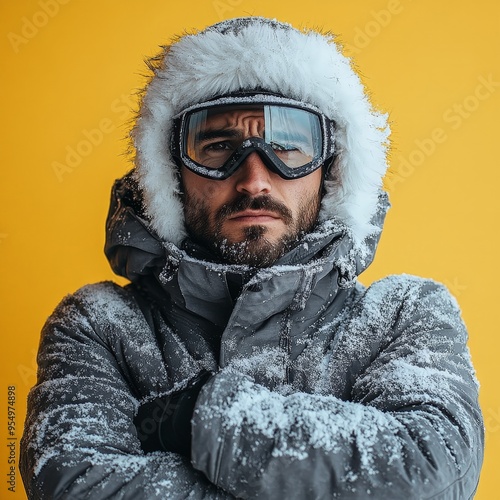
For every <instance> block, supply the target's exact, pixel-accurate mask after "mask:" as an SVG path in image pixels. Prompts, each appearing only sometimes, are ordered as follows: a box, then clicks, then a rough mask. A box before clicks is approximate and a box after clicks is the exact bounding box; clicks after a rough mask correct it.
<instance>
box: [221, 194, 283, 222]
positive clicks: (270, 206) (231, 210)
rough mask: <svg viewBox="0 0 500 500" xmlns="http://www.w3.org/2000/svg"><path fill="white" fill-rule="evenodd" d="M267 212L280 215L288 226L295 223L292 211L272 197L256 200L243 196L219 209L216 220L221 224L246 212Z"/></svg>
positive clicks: (257, 198) (261, 197) (260, 197)
mask: <svg viewBox="0 0 500 500" xmlns="http://www.w3.org/2000/svg"><path fill="white" fill-rule="evenodd" d="M249 209H250V210H266V211H269V212H274V213H276V214H278V215H279V216H280V217H281V218H282V219H283V221H284V222H285V223H286V224H291V223H292V222H293V214H292V211H291V210H290V209H289V208H288V207H287V206H286V205H285V204H283V203H281V202H280V201H277V200H275V199H274V198H272V197H271V196H265V195H264V196H258V197H256V198H254V197H252V196H247V195H241V196H238V197H237V198H235V199H234V200H233V201H231V202H230V203H226V204H224V205H222V207H220V208H219V210H218V211H217V213H216V216H215V220H216V222H217V223H221V222H222V221H223V220H224V219H225V218H226V217H229V216H230V215H233V214H237V213H238V212H243V211H244V210H249Z"/></svg>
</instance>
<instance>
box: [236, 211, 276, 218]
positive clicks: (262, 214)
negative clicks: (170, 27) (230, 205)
mask: <svg viewBox="0 0 500 500" xmlns="http://www.w3.org/2000/svg"><path fill="white" fill-rule="evenodd" d="M252 218H254V219H259V218H262V219H266V218H272V219H280V218H281V217H280V216H279V215H278V214H277V213H276V212H267V211H262V210H244V211H243V212H237V213H235V214H233V215H231V216H230V217H228V219H229V220H238V219H252Z"/></svg>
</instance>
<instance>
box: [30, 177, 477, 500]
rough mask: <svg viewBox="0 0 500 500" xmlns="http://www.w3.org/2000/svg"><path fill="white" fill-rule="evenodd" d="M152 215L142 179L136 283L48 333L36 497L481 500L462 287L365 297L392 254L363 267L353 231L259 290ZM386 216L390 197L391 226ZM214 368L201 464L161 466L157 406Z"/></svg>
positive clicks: (200, 404)
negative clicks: (370, 275) (153, 421)
mask: <svg viewBox="0 0 500 500" xmlns="http://www.w3.org/2000/svg"><path fill="white" fill-rule="evenodd" d="M137 197H138V189H137V187H136V186H135V185H134V182H133V181H132V180H131V179H130V178H128V177H126V178H124V179H123V180H121V181H118V182H117V183H116V185H115V188H114V191H113V197H112V204H111V209H110V214H109V218H108V226H107V229H108V235H107V244H106V252H107V255H108V258H109V259H110V262H111V264H112V267H113V268H114V270H115V271H117V272H118V273H120V274H123V275H126V276H128V277H129V278H130V279H131V280H132V281H133V284H131V285H128V286H125V287H123V288H122V287H120V286H118V285H116V284H113V283H111V282H105V283H100V284H95V285H90V286H86V287H84V288H82V289H81V290H79V291H77V292H76V293H75V294H74V295H71V296H68V297H66V298H65V299H64V300H63V302H62V303H61V304H60V305H59V307H58V308H57V309H56V311H55V312H54V314H53V315H52V317H51V318H49V320H48V322H47V324H46V325H45V327H44V330H43V335H42V340H41V345H40V351H39V356H38V363H39V374H38V383H37V385H36V386H35V387H34V388H33V390H32V391H31V393H30V395H29V403H28V416H27V420H26V430H25V434H24V436H23V440H22V462H21V471H22V475H23V479H24V481H25V485H26V488H27V491H28V494H29V497H30V498H70V499H76V498H90V499H92V500H97V499H101V498H120V499H122V498H123V499H125V498H126V499H153V498H168V499H173V498H198V499H205V498H221V499H222V498H233V497H238V498H266V499H278V498H286V499H306V498H307V499H310V498H311V499H324V498H342V499H366V498H376V499H390V498H394V499H401V498H406V499H430V498H432V499H450V500H451V499H454V500H455V499H468V498H472V496H473V492H474V491H475V489H476V486H477V482H478V476H479V470H480V466H481V461H482V453H483V451H482V450H483V435H482V421H481V414H480V409H479V407H478V402H477V390H478V386H477V383H476V380H475V377H474V372H473V369H472V366H471V363H470V359H469V352H468V350H467V347H466V336H467V335H466V331H465V328H464V325H463V323H462V321H461V319H460V313H459V310H458V308H457V305H456V303H455V300H454V299H453V298H452V297H451V296H450V295H449V293H448V292H447V291H446V289H445V288H444V287H443V286H441V285H439V284H437V283H435V282H433V281H430V280H425V279H422V278H417V277H413V276H406V275H403V276H390V277H388V278H385V279H383V280H381V281H378V282H376V283H374V284H372V285H371V286H370V287H368V288H365V287H363V286H362V285H360V284H359V282H357V280H356V276H357V274H359V273H360V272H361V271H362V270H363V269H364V268H365V267H366V266H367V265H368V264H369V263H370V262H371V259H372V257H373V252H374V251H375V246H376V238H374V239H372V240H371V241H370V244H369V245H368V246H367V247H366V248H369V251H366V252H365V253H364V254H363V255H360V253H359V250H356V248H357V247H355V246H353V243H352V238H351V237H350V235H349V230H348V229H347V228H346V226H345V225H343V224H342V223H339V222H338V221H335V220H330V221H326V222H324V223H323V224H322V225H321V226H320V227H319V228H318V230H317V232H315V233H314V234H310V235H307V236H306V237H304V239H303V240H302V241H301V243H300V245H298V246H297V247H296V248H295V249H294V250H292V251H291V252H290V253H289V254H288V255H286V256H285V257H283V258H282V259H281V261H279V262H277V263H276V265H275V266H273V267H270V268H266V269H262V270H261V271H259V272H257V274H255V275H254V276H253V277H251V278H250V279H248V277H245V276H244V274H245V271H246V270H245V268H243V267H235V266H225V265H218V264H213V263H209V262H207V261H204V260H202V259H200V258H198V257H194V256H193V255H194V254H195V253H196V252H195V251H194V250H193V249H190V250H188V251H186V250H183V249H179V248H178V247H176V246H174V245H172V244H169V243H164V242H161V241H160V240H159V239H158V238H157V237H156V236H154V234H153V233H151V231H150V230H149V229H148V225H147V224H146V223H145V221H144V219H143V217H142V214H141V212H140V203H139V202H138V201H137ZM386 207H387V201H386V197H385V196H384V195H383V194H381V195H380V198H379V210H378V212H377V216H376V219H377V220H375V221H374V223H376V224H379V225H380V224H381V223H382V220H383V218H384V215H385V210H386ZM235 277H240V278H241V283H242V284H243V289H242V292H241V294H240V296H239V297H238V298H237V299H236V300H235V301H233V298H232V295H231V293H230V291H229V288H228V281H230V280H233V281H234V279H235ZM203 368H204V369H209V370H212V371H214V372H216V375H215V376H214V377H213V378H212V379H211V380H210V381H209V383H208V384H207V385H206V386H205V387H204V388H203V390H202V393H201V394H200V397H199V398H198V401H197V405H196V409H195V415H194V419H193V428H192V433H193V443H192V463H189V461H188V460H187V459H185V458H183V457H180V456H177V455H175V454H173V453H168V452H154V453H150V454H144V453H143V452H142V450H141V447H140V442H139V440H138V438H137V432H136V429H135V427H134V425H133V423H132V421H133V417H134V415H135V413H136V411H137V408H138V405H139V404H140V403H142V402H145V401H148V400H150V399H152V398H154V397H156V396H158V395H163V394H168V393H170V392H173V391H176V390H179V389H180V388H182V387H184V386H185V385H186V384H187V383H188V381H189V380H190V379H191V378H192V377H194V376H195V375H197V374H198V373H199V371H200V370H201V369H203Z"/></svg>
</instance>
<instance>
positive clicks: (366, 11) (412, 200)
mask: <svg viewBox="0 0 500 500" xmlns="http://www.w3.org/2000/svg"><path fill="white" fill-rule="evenodd" d="M499 5H500V4H499V2H497V1H496V0H477V1H476V2H474V3H471V2H457V1H452V0H441V1H440V2H436V1H435V0H418V1H416V0H413V1H412V0H373V1H368V0H366V1H355V2H354V1H352V0H324V1H320V2H312V1H311V2H303V1H302V2H298V1H296V0H284V1H278V0H213V1H212V0H207V1H199V0H197V1H194V2H192V1H191V2H180V1H179V2H173V1H168V0H146V1H139V0H135V1H132V0H108V1H101V0H86V1H85V2H84V1H79V0H26V1H16V2H14V1H13V0H0V52H1V54H0V57H1V59H0V60H1V78H0V99H1V113H2V114H1V116H2V119H1V122H0V127H1V134H0V137H1V148H0V165H1V167H0V168H1V184H0V200H1V219H0V273H1V274H0V294H1V304H2V312H1V314H0V325H1V330H0V331H1V335H2V343H3V346H2V349H1V360H0V370H1V380H2V384H1V391H0V398H3V400H4V402H5V403H4V404H3V405H1V407H3V408H4V409H3V410H2V411H0V440H1V441H0V442H2V443H5V442H6V439H7V426H6V417H7V409H6V401H7V386H8V385H15V386H16V391H17V407H16V409H17V429H18V431H17V437H20V434H21V426H22V423H23V420H24V415H25V399H26V395H27V392H28V390H29V388H30V387H31V386H32V385H33V384H34V382H35V352H36V348H37V342H38V336H39V331H40V328H41V327H42V324H43V322H44V320H45V319H46V317H47V316H48V315H49V314H50V313H51V311H52V309H53V308H54V307H55V305H56V304H57V303H58V302H59V300H60V299H61V298H62V296H64V295H65V294H67V293H69V292H72V291H74V290H75V289H76V288H78V287H80V286H81V285H84V284H85V283H88V282H95V281H98V280H103V279H113V275H112V273H111V271H110V270H109V268H108V264H107V262H106V260H105V257H104V255H103V253H102V247H103V242H104V220H105V216H106V211H107V205H108V199H109V191H110V187H111V184H112V181H113V180H114V179H115V178H117V177H119V176H120V175H121V174H123V173H124V172H126V171H127V170H128V169H129V166H130V165H129V164H128V161H127V158H126V156H124V155H123V154H122V153H123V151H124V150H125V149H126V146H127V141H126V139H125V138H126V135H127V130H128V124H127V121H128V120H130V119H131V118H132V117H133V113H132V111H131V109H133V108H134V106H135V102H136V98H135V96H134V92H135V91H136V90H137V89H138V88H140V87H141V86H142V85H143V83H144V77H143V76H142V75H143V74H144V73H145V66H144V65H143V59H144V58H145V57H147V56H151V55H153V54H154V53H155V52H156V51H157V46H158V45H159V44H162V43H166V42H168V41H169V40H170V38H171V37H172V36H173V35H174V34H177V33H181V32H183V31H184V29H191V28H202V27H204V26H206V25H208V24H212V23H214V22H217V21H219V20H222V19H225V18H229V17H235V16H241V15H248V14H256V15H264V16H268V17H277V18H278V19H281V20H284V21H289V22H291V23H292V24H295V25H297V26H302V25H306V26H312V27H321V28H325V29H329V30H331V31H333V32H334V33H338V34H339V36H340V40H341V41H342V42H343V43H344V45H345V51H346V53H347V54H348V55H351V56H353V57H354V58H355V61H356V64H357V66H358V67H359V68H361V71H362V77H363V81H364V82H365V84H366V85H367V86H368V88H369V90H370V93H371V95H372V98H373V100H374V102H375V104H376V105H377V106H378V107H380V108H382V109H383V110H385V111H387V112H388V113H389V114H390V119H391V123H392V129H393V135H392V138H393V144H394V145H393V151H392V156H391V172H392V173H391V175H390V177H389V179H388V181H387V187H388V188H389V191H390V194H391V201H392V204H393V208H392V210H391V211H390V214H389V216H388V219H387V223H386V228H385V232H384V235H383V237H382V241H381V244H380V247H379V251H378V255H377V258H376V260H375V263H374V264H373V265H372V267H371V268H370V269H369V270H368V271H367V272H366V273H365V274H364V275H363V276H362V281H363V282H365V283H370V282H371V281H373V280H374V279H377V278H379V277H382V276H384V275H387V274H390V273H401V272H406V273H412V274H417V275H422V276H428V277H433V278H435V279H437V280H439V281H443V282H444V283H446V284H447V285H448V286H449V287H450V288H451V290H452V292H453V293H454V294H455V296H456V297H457V298H458V300H459V302H460V304H461V306H462V310H463V315H464V318H465V320H466V322H467V325H468V327H469V331H470V348H471V351H472V356H473V361H474V363H475V366H476V369H477V373H478V377H479V379H480V381H481V384H482V391H481V404H482V408H483V411H484V416H485V421H486V428H487V430H486V438H487V448H486V460H485V465H484V468H483V473H482V479H481V483H480V487H479V492H478V495H477V497H476V498H479V499H482V500H490V499H496V498H500V493H499V486H500V484H499V482H498V465H497V464H496V459H497V458H498V456H499V452H500V397H499V395H498V388H497V383H498V381H499V375H498V368H497V367H498V365H499V363H498V356H499V354H498V347H499V345H500V341H499V338H498V315H499V311H500V307H499V305H498V281H499V271H498V267H499V266H498V254H499V252H498V248H497V244H498V237H497V232H498V230H499V224H498V215H499V210H498V204H497V200H498V197H499V193H498V190H499V184H500V182H499V181H500V175H499V162H498V157H499V144H498V143H499V137H498V126H497V124H498V121H499V110H500V106H499V103H500V84H499V82H500V67H499V64H498V54H499V48H500V47H499V35H498V33H499V30H500V22H499V14H500V7H499ZM97 129H100V130H101V132H97ZM70 151H76V152H77V154H79V156H75V155H74V154H73V156H72V155H71V153H70ZM78 152H80V153H78ZM68 155H69V156H68ZM63 165H65V166H66V168H64V167H61V166H63ZM0 450H1V452H0V472H1V474H0V477H2V481H1V484H0V497H1V498H24V494H23V493H22V483H21V478H20V476H19V474H18V476H17V492H16V493H15V494H12V493H9V492H8V491H7V486H8V485H7V482H6V473H7V470H8V469H7V458H8V457H7V455H6V452H7V451H8V449H7V448H6V446H5V445H4V444H3V445H2V446H1V447H0ZM17 452H18V450H17Z"/></svg>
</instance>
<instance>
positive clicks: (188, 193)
mask: <svg viewBox="0 0 500 500" xmlns="http://www.w3.org/2000/svg"><path fill="white" fill-rule="evenodd" d="M263 120H264V118H263V115H262V113H261V112H259V111H257V110H249V109H247V110H237V111H231V112H226V113H220V114H216V115H214V116H212V117H211V118H209V121H208V122H207V126H208V127H209V128H210V129H211V130H213V129H217V130H218V129H220V130H224V131H225V132H227V131H228V130H230V131H231V132H235V134H237V135H238V136H240V137H241V138H243V139H244V138H248V137H262V136H263ZM211 147H213V149H214V150H215V151H217V150H220V149H224V148H225V147H227V146H226V144H225V141H224V139H221V140H220V141H214V142H213V146H211ZM214 154H217V153H214ZM181 177H182V184H183V188H184V214H185V220H186V227H187V230H188V232H189V234H190V236H191V238H192V239H193V240H195V241H197V242H199V243H201V244H203V245H204V246H206V247H208V248H210V249H211V250H213V251H215V252H216V253H217V254H218V255H219V256H220V257H221V258H222V259H223V260H224V261H226V262H229V263H232V264H247V265H251V266H255V267H266V266H269V265H271V264H272V263H273V262H275V261H276V260H277V259H278V258H279V257H281V256H282V255H283V254H284V253H286V252H287V251H288V250H289V249H290V248H291V247H292V246H293V244H294V243H295V242H296V241H297V239H298V238H299V237H300V235H302V234H304V233H306V232H309V231H310V230H311V229H312V227H313V226H314V224H315V223H316V220H317V217H318V213H319V208H320V202H321V179H322V169H317V170H315V171H314V172H312V173H311V174H309V175H307V176H305V177H301V178H298V179H293V180H287V179H283V178H281V177H280V176H279V175H278V174H276V173H274V172H272V171H271V170H269V169H268V168H267V167H266V166H265V165H264V163H263V162H262V160H261V158H260V156H259V155H258V154H257V153H256V152H254V153H252V154H250V155H249V156H248V157H247V158H246V160H245V162H244V163H243V164H242V165H241V167H240V168H239V169H238V170H236V172H235V173H234V174H233V175H231V176H230V177H229V178H227V179H225V180H211V179H206V178H204V177H201V176H199V175H197V174H195V173H194V172H192V171H190V170H188V169H187V168H186V167H182V169H181Z"/></svg>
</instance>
